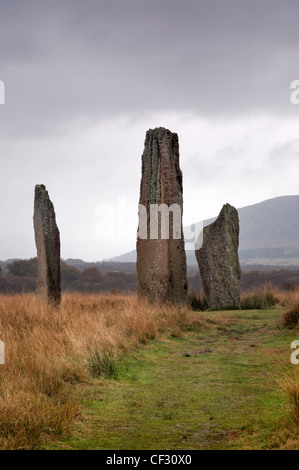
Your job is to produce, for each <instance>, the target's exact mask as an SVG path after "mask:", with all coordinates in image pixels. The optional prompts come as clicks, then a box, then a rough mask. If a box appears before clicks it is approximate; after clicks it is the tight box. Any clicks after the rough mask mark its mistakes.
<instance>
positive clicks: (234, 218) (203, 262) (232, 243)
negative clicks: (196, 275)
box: [195, 204, 241, 308]
mask: <svg viewBox="0 0 299 470" xmlns="http://www.w3.org/2000/svg"><path fill="white" fill-rule="evenodd" d="M238 247H239V216H238V211H237V210H236V209H235V208H234V207H232V206H231V205H230V204H225V205H224V206H223V208H222V210H221V212H220V214H219V216H218V218H217V219H216V220H215V222H213V223H212V224H210V225H208V226H207V227H205V228H204V229H203V245H202V247H201V248H200V249H198V250H195V254H196V258H197V262H198V266H199V270H200V274H201V277H202V282H203V287H204V292H205V295H206V298H207V302H208V305H209V307H212V308H213V307H227V306H232V305H236V306H240V286H239V281H240V277H241V269H240V263H239V256H238Z"/></svg>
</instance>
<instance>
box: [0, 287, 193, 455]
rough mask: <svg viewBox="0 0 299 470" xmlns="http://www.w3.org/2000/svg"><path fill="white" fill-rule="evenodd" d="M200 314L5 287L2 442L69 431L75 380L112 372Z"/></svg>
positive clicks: (132, 300)
mask: <svg viewBox="0 0 299 470" xmlns="http://www.w3.org/2000/svg"><path fill="white" fill-rule="evenodd" d="M200 321H201V320H200V317H199V316H198V314H195V313H192V312H186V311H184V310H182V311H179V310H178V309H176V308H174V307H171V306H161V307H159V306H155V307H151V306H149V305H148V304H147V303H146V302H144V303H141V302H138V301H137V298H136V297H135V296H122V295H118V296H116V295H112V294H110V295H109V294H107V295H104V294H100V295H90V294H79V293H78V294H77V293H76V294H75V293H74V294H65V295H64V296H63V300H62V304H61V306H60V307H59V308H55V307H53V306H50V305H48V304H47V303H45V302H42V301H40V300H39V299H38V298H36V296H35V295H33V294H23V295H15V296H12V295H0V331H1V336H0V339H1V340H2V341H3V342H4V344H5V362H6V364H5V365H1V366H0V448H1V449H36V448H38V447H39V445H40V443H41V442H42V439H43V436H45V435H51V434H55V435H57V434H61V433H63V432H65V431H66V430H67V429H68V427H69V425H70V424H71V423H72V421H73V420H74V418H75V417H76V416H78V415H79V414H80V409H79V406H78V404H77V403H76V401H75V399H74V398H73V395H74V394H73V391H74V388H75V386H76V384H78V383H80V382H81V383H82V382H88V381H90V380H91V378H92V376H95V375H105V374H110V375H112V376H113V373H114V369H113V368H114V362H113V360H114V358H115V357H117V356H118V355H121V354H125V353H126V352H128V351H130V350H132V349H133V348H136V347H138V345H141V344H145V343H146V342H147V341H149V340H151V339H154V338H155V337H157V335H161V334H163V333H167V334H173V335H180V331H181V328H182V327H184V326H185V325H190V324H192V323H200Z"/></svg>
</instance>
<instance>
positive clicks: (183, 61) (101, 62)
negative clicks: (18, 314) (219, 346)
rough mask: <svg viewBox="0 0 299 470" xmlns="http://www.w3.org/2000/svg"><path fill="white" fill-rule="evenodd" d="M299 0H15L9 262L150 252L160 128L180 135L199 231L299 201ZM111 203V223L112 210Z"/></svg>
mask: <svg viewBox="0 0 299 470" xmlns="http://www.w3.org/2000/svg"><path fill="white" fill-rule="evenodd" d="M298 21H299V2H298V0H280V1H278V0H207V1H205V0H26V1H24V0H0V80H2V81H3V82H4V84H5V92H6V103H5V105H0V159H1V180H0V188H1V190H0V191H1V192H0V196H1V197H0V211H1V221H2V225H1V230H0V259H8V258H29V257H33V256H35V255H36V251H35V243H34V234H33V223H32V216H33V195H34V186H35V184H41V183H42V184H45V185H46V187H47V189H48V191H49V194H50V197H51V199H52V201H53V203H54V206H55V210H56V218H57V223H58V226H59V229H60V233H61V243H62V257H63V258H69V257H72V258H82V259H85V260H87V261H97V260H101V259H103V258H110V257H113V256H116V255H120V254H122V253H124V252H126V251H130V250H132V249H134V247H135V236H136V229H137V205H138V198H139V184H140V176H141V155H142V152H143V146H144V139H145V132H146V130H147V129H149V128H154V127H158V126H163V127H166V128H169V129H170V130H171V131H173V132H177V133H178V136H179V142H180V156H181V169H182V171H183V184H184V224H185V225H189V224H191V223H193V222H197V221H199V220H201V219H204V218H209V217H213V216H215V215H216V214H218V213H219V211H220V209H221V207H222V205H223V204H224V203H226V202H229V203H230V204H232V205H234V206H236V207H241V206H245V205H249V204H253V203H256V202H260V201H262V200H265V199H268V198H272V197H275V196H281V195H289V194H299V189H298V187H299V183H298V175H299V158H298V155H299V105H297V106H296V105H293V104H291V101H290V95H291V90H290V84H291V82H292V81H293V80H296V79H299V67H298V65H299V35H298ZM108 208H110V214H111V216H110V222H109V223H108V222H107V218H105V217H104V215H105V211H106V210H107V209H108Z"/></svg>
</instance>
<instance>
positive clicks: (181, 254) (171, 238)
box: [137, 127, 187, 304]
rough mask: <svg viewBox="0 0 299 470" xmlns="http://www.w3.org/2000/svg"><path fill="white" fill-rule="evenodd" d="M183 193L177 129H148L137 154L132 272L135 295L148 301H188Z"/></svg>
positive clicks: (181, 302)
mask: <svg viewBox="0 0 299 470" xmlns="http://www.w3.org/2000/svg"><path fill="white" fill-rule="evenodd" d="M182 194H183V185H182V172H181V169H180V164H179V143H178V136H177V134H173V133H172V132H170V131H169V130H167V129H164V128H162V127H160V128H157V129H154V130H152V129H150V130H148V131H147V133H146V138H145V147H144V152H143V155H142V176H141V184H140V199H139V228H138V238H137V273H138V293H139V297H142V298H147V299H148V300H149V301H150V302H172V303H174V304H185V303H186V302H187V275H186V253H185V246H184V235H183V228H182V212H183V195H182ZM168 229H169V234H168V233H167V232H168Z"/></svg>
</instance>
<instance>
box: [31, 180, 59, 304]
mask: <svg viewBox="0 0 299 470" xmlns="http://www.w3.org/2000/svg"><path fill="white" fill-rule="evenodd" d="M33 223H34V234H35V243H36V248H37V264H38V279H37V292H38V294H39V295H40V296H41V297H42V298H44V299H46V300H48V301H50V302H53V303H56V304H59V303H60V301H61V274H60V234H59V230H58V227H57V224H56V217H55V211H54V206H53V204H52V202H51V200H50V198H49V194H48V191H46V187H45V186H44V185H42V184H41V185H36V186H35V198H34V216H33Z"/></svg>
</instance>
